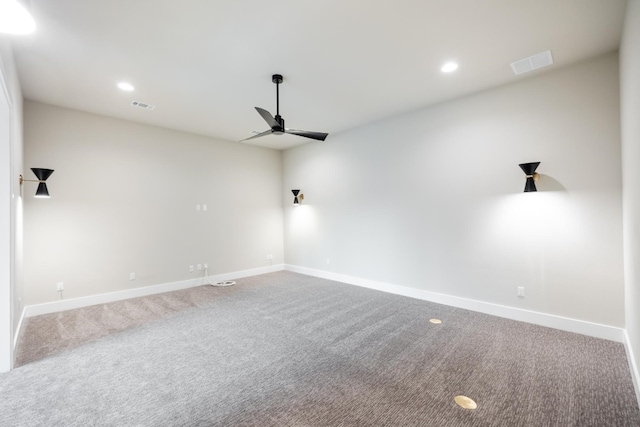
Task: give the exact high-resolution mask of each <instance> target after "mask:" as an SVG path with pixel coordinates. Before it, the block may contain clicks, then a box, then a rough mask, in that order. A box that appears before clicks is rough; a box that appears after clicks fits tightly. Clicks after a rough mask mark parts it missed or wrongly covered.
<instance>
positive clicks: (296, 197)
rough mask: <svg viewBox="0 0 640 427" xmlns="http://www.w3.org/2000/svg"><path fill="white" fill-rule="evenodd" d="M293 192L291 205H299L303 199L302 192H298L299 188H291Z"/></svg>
mask: <svg viewBox="0 0 640 427" xmlns="http://www.w3.org/2000/svg"><path fill="white" fill-rule="evenodd" d="M291 192H292V193H293V206H299V205H300V202H302V201H303V200H304V194H302V193H300V190H291Z"/></svg>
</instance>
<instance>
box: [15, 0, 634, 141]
mask: <svg viewBox="0 0 640 427" xmlns="http://www.w3.org/2000/svg"><path fill="white" fill-rule="evenodd" d="M26 5H27V7H28V8H29V9H30V11H31V13H32V15H33V16H34V18H35V20H36V23H37V30H36V32H35V33H34V34H31V35H28V36H12V40H13V46H14V53H15V57H16V62H17V64H18V72H19V75H20V80H21V84H22V89H23V94H24V96H25V98H27V99H32V100H37V101H41V102H46V103H50V104H55V105H60V106H64V107H69V108H74V109H78V110H84V111H89V112H93V113H98V114H104V115H107V116H113V117H118V118H122V119H127V120H133V121H137V122H142V123H148V124H152V125H157V126H163V127H167V128H172V129H178V130H181V131H186V132H192V133H197V134H202V135H208V136H213V137H217V138H223V139H227V140H231V141H239V140H242V139H244V138H247V137H249V136H251V135H252V134H251V131H263V130H266V129H268V126H267V124H266V123H265V122H264V121H263V120H262V118H261V117H260V116H259V115H258V113H257V112H256V111H255V110H254V108H253V107H254V106H258V107H262V108H264V109H266V110H268V111H270V112H272V113H273V114H274V115H275V85H274V84H273V83H272V82H271V75H272V74H274V73H280V74H283V75H284V83H283V84H282V85H281V86H280V114H281V115H282V117H283V118H284V119H285V120H286V124H287V127H292V128H296V129H303V130H311V131H320V132H328V133H329V137H328V138H327V140H329V139H330V138H331V136H332V134H336V133H339V132H342V131H345V130H347V129H350V128H353V127H356V126H359V125H363V124H365V123H368V122H372V121H375V120H379V119H381V118H384V117H388V116H392V115H395V114H399V113H402V112H405V111H409V110H413V109H417V108H420V107H423V106H427V105H430V104H434V103H438V102H442V101H444V100H447V99H452V98H455V97H459V96H462V95H465V94H469V93H472V92H477V91H480V90H484V89H487V88H490V87H494V86H497V85H501V84H505V83H509V82H512V81H515V80H519V79H523V78H527V77H529V76H531V75H535V74H536V73H541V72H546V71H549V70H552V69H557V68H558V67H562V66H566V65H567V64H571V63H574V62H576V61H580V60H583V59H586V58H589V57H592V56H596V55H599V54H602V53H605V52H609V51H613V50H615V49H617V48H618V46H619V43H620V36H621V30H622V24H623V18H624V11H625V8H626V1H623V0H394V1H382V0H270V1H265V0H55V1H52V0H30V1H27V4H26ZM547 49H551V51H552V53H553V58H554V60H555V65H553V66H551V67H546V68H544V69H541V70H538V71H534V72H532V73H529V74H525V75H520V76H515V75H514V74H513V72H512V71H511V68H510V66H509V64H510V63H511V62H513V61H515V60H518V59H521V58H524V57H527V56H530V55H533V54H536V53H539V52H542V51H545V50H547ZM447 60H456V61H457V62H458V63H459V64H460V68H459V69H458V70H457V71H456V72H454V73H452V74H443V73H441V72H440V67H441V65H442V64H443V63H444V62H445V61H447ZM119 81H128V82H130V83H132V84H133V85H134V86H135V88H136V89H135V91H134V92H123V91H121V90H119V89H118V88H117V87H116V83H117V82H119ZM132 101H141V102H144V103H149V104H153V105H155V106H156V108H155V109H154V110H153V111H147V110H143V109H140V108H135V107H132V106H131V105H130V103H131V102H132ZM250 142H251V143H255V144H256V145H260V146H264V147H270V148H277V149H284V148H289V147H292V146H295V145H298V144H302V143H312V144H322V142H314V141H312V140H309V139H306V138H301V137H296V136H290V135H282V136H276V135H272V136H268V137H264V138H258V139H255V140H252V141H250Z"/></svg>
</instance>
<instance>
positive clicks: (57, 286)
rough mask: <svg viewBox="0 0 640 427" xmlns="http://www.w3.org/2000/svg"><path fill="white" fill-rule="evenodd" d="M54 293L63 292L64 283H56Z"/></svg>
mask: <svg viewBox="0 0 640 427" xmlns="http://www.w3.org/2000/svg"><path fill="white" fill-rule="evenodd" d="M56 291H58V292H60V291H64V282H58V283H56Z"/></svg>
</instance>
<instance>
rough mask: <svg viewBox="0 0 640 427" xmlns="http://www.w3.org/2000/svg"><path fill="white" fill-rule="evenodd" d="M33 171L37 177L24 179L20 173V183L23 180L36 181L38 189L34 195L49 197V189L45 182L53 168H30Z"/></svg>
mask: <svg viewBox="0 0 640 427" xmlns="http://www.w3.org/2000/svg"><path fill="white" fill-rule="evenodd" d="M31 170H32V171H33V173H34V174H35V175H36V178H38V179H24V178H23V177H22V175H20V185H22V183H23V182H25V181H27V182H37V183H38V189H37V190H36V195H35V197H40V198H47V197H49V189H48V188H47V183H46V182H45V181H46V180H47V179H48V178H49V177H50V176H51V174H52V173H53V169H43V168H31Z"/></svg>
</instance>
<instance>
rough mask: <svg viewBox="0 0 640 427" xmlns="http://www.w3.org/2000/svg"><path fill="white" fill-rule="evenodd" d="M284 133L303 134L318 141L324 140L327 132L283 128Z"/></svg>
mask: <svg viewBox="0 0 640 427" xmlns="http://www.w3.org/2000/svg"><path fill="white" fill-rule="evenodd" d="M284 133H290V134H291V135H298V136H304V137H305V138H311V139H315V140H318V141H324V140H325V139H326V138H327V136H328V135H329V134H328V133H323V132H311V131H308V130H296V129H285V131H284Z"/></svg>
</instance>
